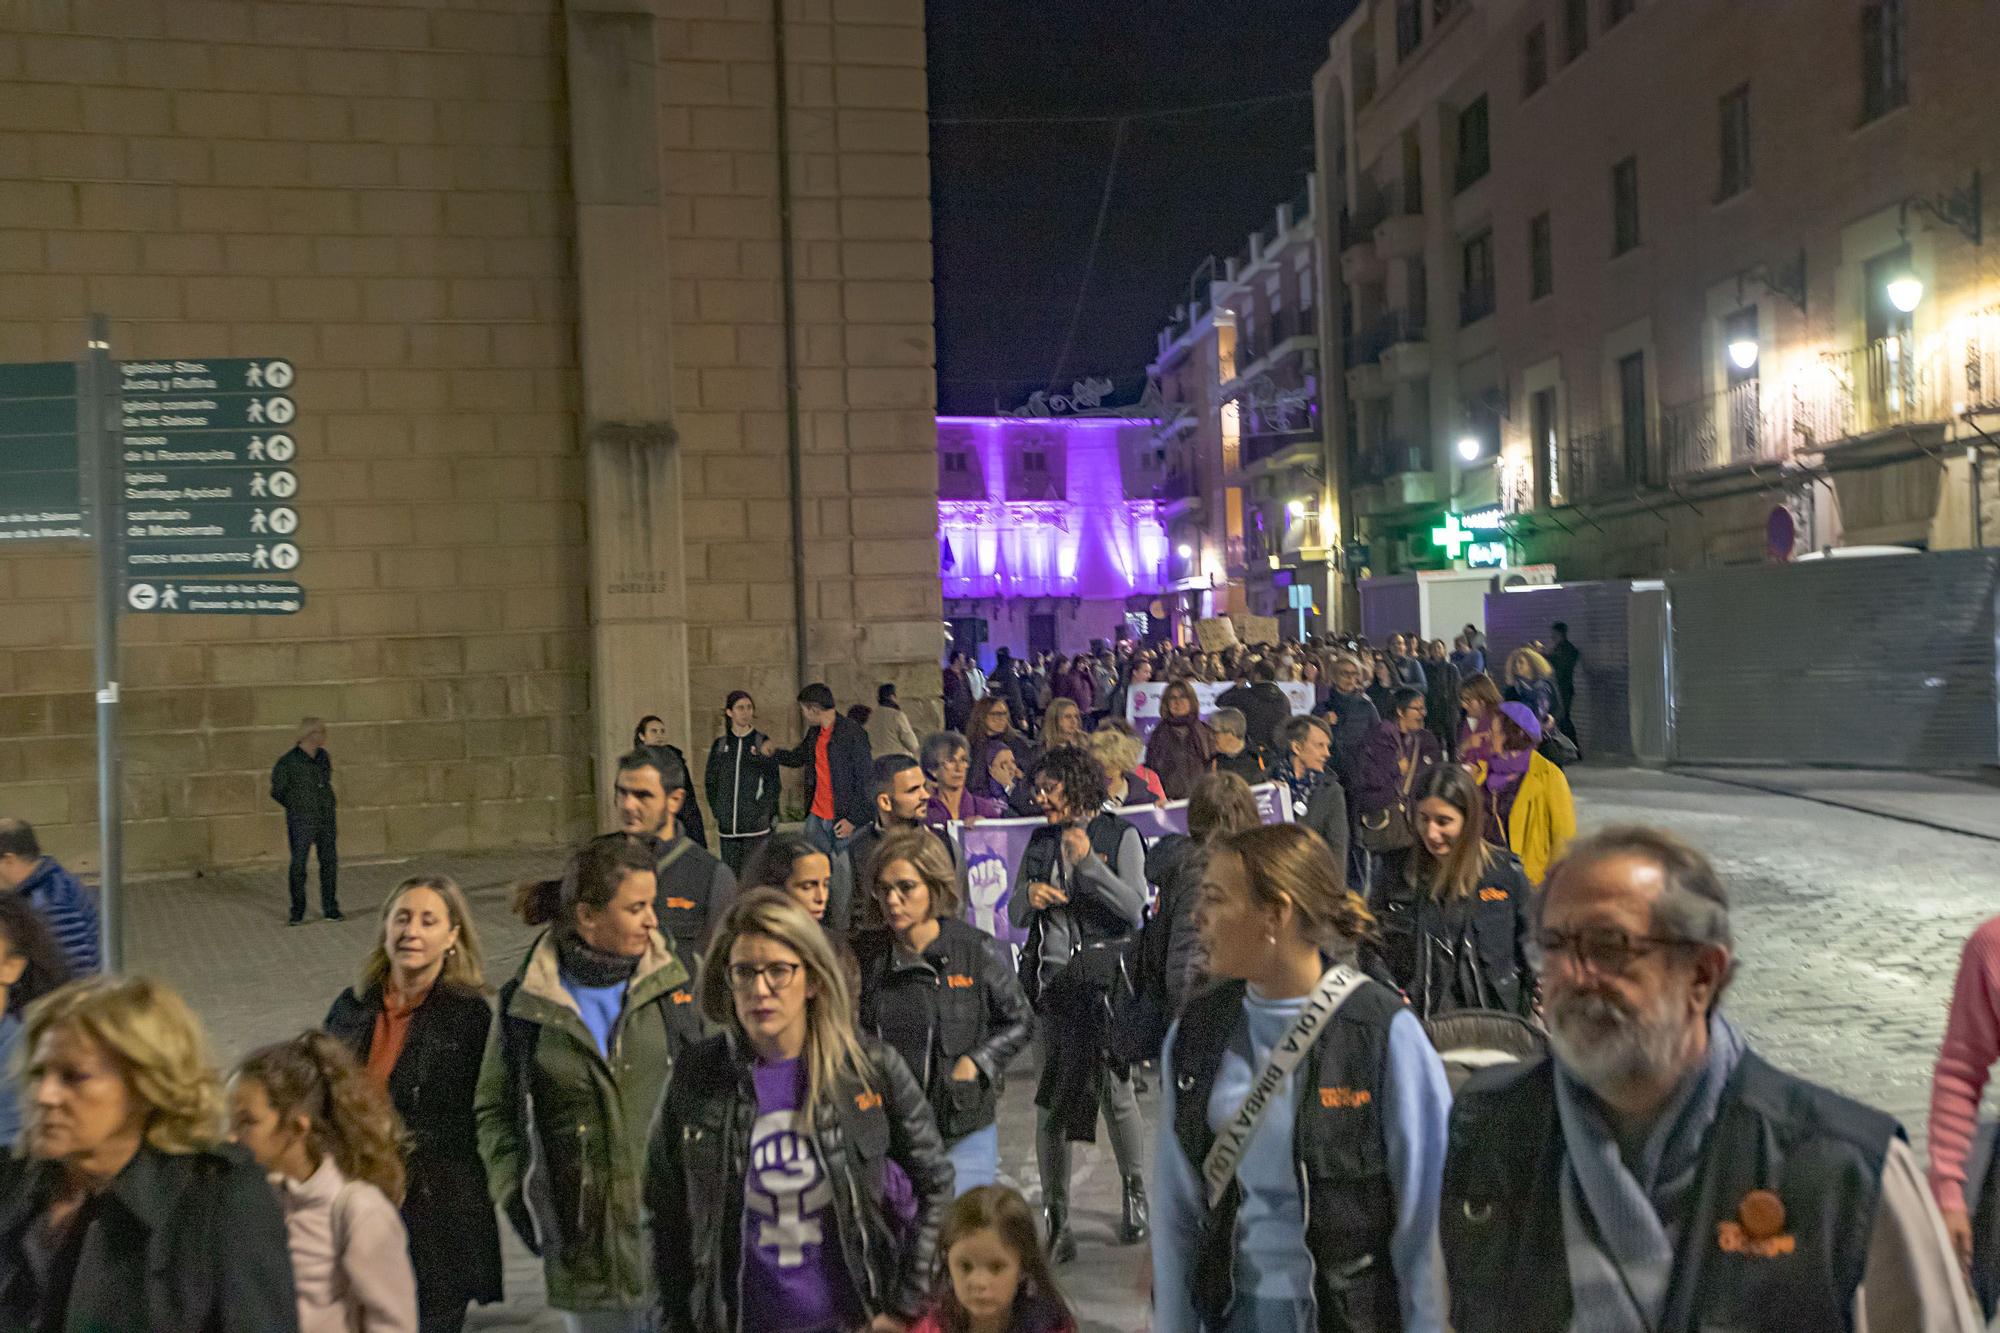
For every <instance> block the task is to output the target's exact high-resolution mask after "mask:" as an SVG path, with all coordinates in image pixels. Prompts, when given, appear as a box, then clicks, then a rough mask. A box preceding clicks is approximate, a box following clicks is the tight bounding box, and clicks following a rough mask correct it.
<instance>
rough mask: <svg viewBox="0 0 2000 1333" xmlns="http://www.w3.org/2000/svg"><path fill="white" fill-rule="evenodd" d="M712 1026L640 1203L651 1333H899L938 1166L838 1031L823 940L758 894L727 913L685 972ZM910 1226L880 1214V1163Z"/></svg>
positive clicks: (678, 1093) (652, 1156)
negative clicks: (656, 1297) (911, 1205)
mask: <svg viewBox="0 0 2000 1333" xmlns="http://www.w3.org/2000/svg"><path fill="white" fill-rule="evenodd" d="M701 1004H702V1011H703V1013H705V1014H706V1015H707V1017H708V1018H709V1019H710V1020H711V1021H713V1022H715V1023H717V1024H719V1025H721V1027H722V1029H723V1031H722V1032H721V1033H719V1034H718V1035H716V1036H714V1037H711V1038H709V1039H708V1040H706V1041H704V1042H702V1043H700V1044H699V1045H697V1046H694V1047H692V1048H691V1049H690V1050H689V1051H688V1052H687V1054H686V1055H685V1056H684V1057H683V1058H682V1060H681V1063H680V1066H679V1068H677V1069H676V1070H675V1073H674V1078H673V1081H672V1082H671V1083H669V1084H668V1086H667V1095H666V1100H665V1101H664V1102H663V1103H662V1104H661V1107H660V1113H659V1116H658V1119H657V1120H656V1121H655V1123H654V1127H653V1135H652V1144H651V1149H650V1152H649V1153H648V1156H647V1162H646V1191H645V1197H646V1205H647V1211H648V1213H649V1214H650V1216H651V1218H652V1228H653V1257H654V1266H655V1272H656V1276H657V1280H658V1284H659V1290H660V1297H661V1324H660V1327H661V1328H662V1329H664V1330H666V1331H667V1333H708V1331H709V1330H721V1329H744V1330H749V1329H796V1330H802V1331H804V1330H810V1331H811V1333H819V1331H820V1330H828V1331H829V1333H839V1331H842V1330H850V1329H853V1328H855V1327H856V1326H857V1323H858V1324H859V1325H860V1326H861V1327H865V1328H866V1329H868V1330H870V1331H871V1333H902V1330H903V1329H904V1328H905V1327H906V1326H907V1325H908V1324H909V1323H912V1322H914V1321H915V1320H916V1319H917V1318H918V1316H920V1315H921V1314H922V1313H923V1311H924V1309H925V1306H926V1304H927V1299H928V1296H929V1294H930V1282H931V1276H932V1273H933V1271H934V1269H935V1264H936V1257H937V1256H936V1248H937V1237H938V1229H939V1227H940V1226H942V1225H943V1222H944V1215H945V1212H946V1210H947V1208H948V1207H949V1206H950V1203H951V1198H952V1169H951V1163H950V1161H949V1160H948V1159H947V1158H946V1157H945V1154H944V1146H943V1144H942V1143H941V1142H940V1141H939V1139H938V1132H937V1124H936V1122H935V1120H934V1119H933V1118H932V1115H931V1108H930V1103H929V1102H928V1101H926V1100H925V1097H924V1090H923V1088H922V1087H920V1086H919V1085H918V1083H917V1080H916V1077H915V1076H914V1075H913V1074H911V1072H910V1069H909V1066H908V1065H907V1064H905V1063H904V1061H903V1058H902V1057H901V1056H900V1055H898V1054H896V1052H895V1050H894V1049H893V1048H892V1047H890V1046H888V1045H886V1044H884V1043H882V1042H879V1041H876V1040H874V1039H872V1038H867V1037H862V1036H860V1035H858V1034H857V1033H856V1031H855V1028H854V1022H853V1017H852V1016H853V1013H854V1004H853V997H852V996H851V995H850V994H849V992H848V988H847V980H846V978H845V977H843V976H842V975H841V969H840V966H839V964H838V963H837V962H836V961H835V958H834V955H833V950H832V948H831V947H830V946H829V945H828V943H827V939H826V934H825V932H824V931H822V930H821V929H820V928H819V926H818V925H817V924H816V923H815V922H814V921H813V919H812V918H811V917H810V916H807V915H806V912H805V909H804V908H802V907H800V906H799V905H798V904H797V903H796V902H794V901H793V900H792V899H790V898H789V897H787V896H785V895H784V894H783V893H780V892H777V891H775V890H768V889H760V890H755V891H753V892H750V893H748V894H745V895H744V896H743V897H742V898H740V899H738V900H737V902H736V904H735V905H734V906H733V907H732V908H730V911H729V915H728V917H727V918H726V919H725V920H724V922H723V924H722V927H721V929H719V930H718V931H717V932H716V934H715V938H714V940H713V941H712V942H711V943H710V945H709V951H708V957H707V960H706V961H705V963H704V964H703V966H702V976H701ZM890 1163H893V1164H894V1165H896V1166H897V1167H899V1168H901V1170H902V1171H903V1173H904V1174H905V1175H907V1176H908V1178H909V1181H910V1184H911V1186H912V1187H913V1189H914V1191H915V1194H916V1216H915V1219H914V1222H913V1224H912V1225H910V1226H909V1227H907V1228H904V1229H900V1230H898V1229H895V1228H892V1226H891V1223H890V1221H889V1219H888V1218H887V1217H886V1216H885V1214H884V1207H883V1202H882V1199H883V1185H884V1176H885V1172H886V1169H887V1165H888V1164H890Z"/></svg>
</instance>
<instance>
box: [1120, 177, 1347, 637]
mask: <svg viewBox="0 0 2000 1333" xmlns="http://www.w3.org/2000/svg"><path fill="white" fill-rule="evenodd" d="M1315 196H1316V183H1315V181H1314V179H1313V178H1312V177H1310V176H1308V177H1307V178H1306V180H1305V182H1304V183H1303V185H1302V187H1301V189H1300V191H1299V193H1298V194H1297V195H1296V196H1295V197H1294V198H1292V199H1291V200H1289V201H1287V202H1286V203H1283V204H1280V205H1278V207H1277V208H1276V209H1275V210H1274V216H1273V220H1272V226H1271V229H1270V230H1269V231H1262V232H1255V233H1252V234H1251V236H1250V238H1249V241H1248V243H1247V245H1246V246H1245V248H1244V250H1243V251H1242V252H1241V253H1240V254H1237V255H1234V256H1231V257H1229V258H1227V259H1224V260H1221V261H1216V260H1213V259H1210V260H1205V261H1204V262H1203V264H1202V266H1201V267H1200V268H1199V269H1197V270H1196V278H1197V280H1198V285H1197V287H1196V289H1195V290H1194V292H1193V293H1192V294H1191V299H1190V302H1189V304H1188V305H1187V306H1184V307H1182V308H1181V309H1180V310H1179V311H1176V312H1175V320H1174V323H1173V324H1171V325H1170V326H1168V327H1167V328H1166V329H1164V330H1162V331H1161V333H1160V335H1159V345H1158V354H1157V357H1156V359H1155V360H1154V362H1153V364H1152V365H1151V366H1150V367H1149V370H1150V372H1151V374H1152V377H1153V379H1154V381H1155V382H1156V383H1157V384H1158V385H1159V386H1160V389H1161V392H1162V394H1163V396H1164V398H1165V400H1166V403H1167V407H1166V411H1165V414H1164V416H1163V419H1162V423H1161V426H1160V429H1159V438H1160V441H1161V445H1162V447H1163V449H1164V450H1165V460H1166V470H1165V475H1164V477H1163V478H1162V483H1161V492H1160V497H1161V501H1162V504H1163V506H1164V518H1165V522H1166V526H1167V535H1168V543H1169V549H1170V554H1169V569H1170V572H1171V574H1172V577H1173V585H1172V586H1173V591H1174V592H1175V593H1176V594H1177V598H1176V605H1175V608H1174V609H1175V616H1176V620H1177V623H1178V624H1180V625H1182V626H1187V625H1191V624H1192V622H1193V621H1194V620H1196V619H1199V618H1200V617H1202V616H1208V615H1223V614H1228V613H1230V612H1239V613H1240V612H1247V613H1249V614H1252V615H1260V616H1277V617H1279V619H1280V622H1281V624H1282V625H1284V626H1285V627H1286V628H1287V629H1289V630H1290V631H1292V632H1294V633H1296V632H1298V631H1299V630H1301V629H1303V630H1305V631H1307V632H1310V631H1311V630H1312V629H1314V628H1316V627H1317V626H1318V625H1319V624H1320V623H1322V621H1324V620H1325V619H1326V617H1328V616H1330V615H1331V614H1333V611H1332V602H1331V600H1330V597H1331V593H1332V591H1333V589H1332V587H1330V580H1329V570H1330V568H1332V567H1333V566H1334V564H1335V563H1337V562H1335V560H1334V552H1333V550H1332V549H1331V548H1332V540H1331V534H1332V533H1334V532H1336V531H1337V530H1338V514H1337V512H1336V511H1335V509H1334V500H1333V495H1332V492H1331V491H1330V489H1329V487H1328V485H1327V481H1328V471H1327V465H1326V430H1325V414H1324V411H1323V407H1322V399H1323V380H1324V372H1323V369H1322V365H1321V358H1320V348H1321V345H1322V330H1321V328H1320V314H1321V310H1320V307H1321V303H1322V296H1321V280H1320V271H1321V268H1322V267H1323V266H1322V264H1321V263H1320V259H1319V256H1320V238H1319V234H1318V233H1319V225H1318V211H1317V209H1316V207H1315V205H1314V199H1315ZM1204 280H1205V281H1204ZM1334 581H1336V582H1337V579H1336V580H1334Z"/></svg>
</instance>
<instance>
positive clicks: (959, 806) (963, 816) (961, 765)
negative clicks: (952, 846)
mask: <svg viewBox="0 0 2000 1333" xmlns="http://www.w3.org/2000/svg"><path fill="white" fill-rule="evenodd" d="M922 760H923V766H924V776H925V777H927V778H929V779H930V780H931V799H930V804H929V805H927V806H926V807H925V809H924V823H926V824H928V825H930V826H931V827H932V828H933V829H939V830H941V829H943V828H944V826H945V825H946V824H949V823H951V822H952V821H953V820H963V821H964V822H965V823H968V824H971V823H975V822H977V821H979V820H981V819H998V818H1000V816H1002V815H1004V814H1006V813H1007V807H1006V805H1005V803H1003V802H1000V801H990V800H988V799H987V798H986V797H984V796H975V795H974V794H973V793H972V792H970V791H968V790H967V789H966V785H965V784H966V779H967V777H969V776H970V775H971V773H972V751H971V748H970V747H969V746H967V745H966V743H965V737H963V736H961V735H959V734H958V733H957V732H955V731H933V732H932V733H931V734H930V735H928V736H926V737H924V752H923V755H922Z"/></svg>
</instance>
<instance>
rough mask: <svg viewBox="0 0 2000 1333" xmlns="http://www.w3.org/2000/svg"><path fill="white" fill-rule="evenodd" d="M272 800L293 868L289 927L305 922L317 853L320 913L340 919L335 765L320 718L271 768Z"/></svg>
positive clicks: (306, 724) (306, 725)
mask: <svg viewBox="0 0 2000 1333" xmlns="http://www.w3.org/2000/svg"><path fill="white" fill-rule="evenodd" d="M271 799H272V800H274V801H276V802H277V803H278V804H279V805H282V806H283V807H285V841H286V842H288V843H289V844H290V845H291V852H292V864H291V871H290V875H289V878H288V880H287V885H288V887H289V888H290V889H291V894H292V912H291V916H290V918H289V919H288V920H287V921H286V923H285V924H286V925H291V926H296V925H298V924H299V923H300V922H302V921H304V920H305V919H306V857H307V856H308V855H309V854H310V853H313V852H318V853H319V910H320V913H321V915H323V916H325V917H326V919H327V920H328V921H339V920H341V919H342V918H341V915H340V897H339V894H338V893H337V892H336V884H335V881H336V880H337V879H338V878H339V875H340V853H339V851H338V850H337V849H336V848H335V846H334V817H333V810H334V798H333V760H332V759H331V758H330V757H329V756H328V755H327V752H326V723H324V722H322V721H320V719H318V718H316V717H309V718H306V719H305V720H304V721H303V722H301V723H299V739H298V744H296V745H294V746H293V747H292V748H291V749H289V750H287V751H285V753H284V754H283V755H281V756H280V757H279V759H278V762H277V763H276V764H274V765H272V768H271Z"/></svg>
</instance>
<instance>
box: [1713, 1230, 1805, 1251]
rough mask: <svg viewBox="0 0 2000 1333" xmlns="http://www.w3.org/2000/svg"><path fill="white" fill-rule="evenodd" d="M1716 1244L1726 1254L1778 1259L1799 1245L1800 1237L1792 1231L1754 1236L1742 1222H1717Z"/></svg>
mask: <svg viewBox="0 0 2000 1333" xmlns="http://www.w3.org/2000/svg"><path fill="white" fill-rule="evenodd" d="M1715 1244H1716V1248H1718V1249H1720V1250H1721V1251H1722V1252H1723V1253H1724V1254H1742V1255H1748V1256H1749V1257H1750V1258H1752V1259H1776V1258H1778V1257H1780V1256H1781V1255H1787V1254H1790V1253H1792V1252H1793V1251H1795V1250H1797V1249H1798V1247H1799V1242H1798V1238H1797V1237H1795V1236H1793V1235H1792V1234H1791V1233H1790V1232H1786V1233H1784V1234H1783V1235H1779V1236H1764V1237H1757V1236H1752V1235H1751V1234H1750V1233H1749V1232H1748V1231H1746V1230H1744V1227H1743V1224H1742V1223H1741V1222H1717V1223H1716V1224H1715Z"/></svg>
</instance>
